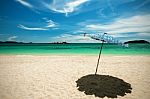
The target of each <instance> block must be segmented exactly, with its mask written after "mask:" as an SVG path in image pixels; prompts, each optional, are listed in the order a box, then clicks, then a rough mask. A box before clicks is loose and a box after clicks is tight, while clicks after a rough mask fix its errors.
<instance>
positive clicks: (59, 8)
mask: <svg viewBox="0 0 150 99" xmlns="http://www.w3.org/2000/svg"><path fill="white" fill-rule="evenodd" d="M87 1H89V0H71V1H69V2H66V1H65V0H53V3H52V4H50V5H49V4H47V3H43V4H44V5H45V7H47V8H49V9H50V10H52V11H54V12H58V13H64V14H66V16H67V15H68V13H72V12H74V11H76V10H77V7H78V6H80V5H82V4H84V3H85V2H87Z"/></svg>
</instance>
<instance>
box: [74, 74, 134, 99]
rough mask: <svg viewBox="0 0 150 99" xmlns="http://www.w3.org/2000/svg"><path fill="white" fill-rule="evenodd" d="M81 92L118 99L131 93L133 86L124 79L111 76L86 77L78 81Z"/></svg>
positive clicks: (92, 75)
mask: <svg viewBox="0 0 150 99" xmlns="http://www.w3.org/2000/svg"><path fill="white" fill-rule="evenodd" d="M76 83H77V87H78V90H79V91H82V92H84V93H85V94H86V95H95V96H96V97H101V98H103V97H105V96H106V97H108V98H117V95H119V96H124V95H126V93H131V90H132V88H131V85H130V84H129V83H126V82H124V81H123V80H122V79H119V78H116V77H113V76H109V75H94V74H91V75H86V76H83V77H81V78H80V79H78V80H77V81H76Z"/></svg>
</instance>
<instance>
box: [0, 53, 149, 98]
mask: <svg viewBox="0 0 150 99" xmlns="http://www.w3.org/2000/svg"><path fill="white" fill-rule="evenodd" d="M97 57H98V56H97V55H74V56H71V55H61V56H59V55H49V56H44V55H43V56H42V55H0V99H100V98H99V97H95V96H94V95H86V94H85V93H84V92H81V91H79V90H78V88H77V83H76V81H77V80H78V79H79V78H81V77H82V76H85V75H88V74H94V73H95V68H96V63H97ZM149 60H150V56H149V55H143V56H139V55H137V56H136V55H135V56H132V55H131V56H127V55H124V56H119V55H118V56H115V55H102V57H101V60H100V66H99V69H98V74H100V75H110V76H113V77H117V78H120V79H123V80H124V81H125V82H127V83H130V84H131V87H132V92H131V94H130V93H128V94H127V95H125V96H123V97H121V96H118V99H150V72H149V70H150V61H149ZM105 99H107V97H105Z"/></svg>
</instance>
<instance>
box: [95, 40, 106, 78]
mask: <svg viewBox="0 0 150 99" xmlns="http://www.w3.org/2000/svg"><path fill="white" fill-rule="evenodd" d="M103 44H104V41H102V45H101V48H100V51H99V57H98V61H97V66H96V71H95V75H96V73H97V70H98V65H99V61H100V58H101V52H102V48H103Z"/></svg>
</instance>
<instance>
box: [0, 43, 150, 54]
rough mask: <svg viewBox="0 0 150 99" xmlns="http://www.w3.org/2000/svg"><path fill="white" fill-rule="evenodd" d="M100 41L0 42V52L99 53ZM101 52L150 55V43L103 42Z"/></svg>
mask: <svg viewBox="0 0 150 99" xmlns="http://www.w3.org/2000/svg"><path fill="white" fill-rule="evenodd" d="M100 47H101V43H71V44H40V43H39V44H38V43H36V44H0V54H1V55H2V54H23V55H27V54H32V55H33V54H37V55H38V54H40V55H53V54H55V55H56V54H57V55H64V54H65V55H66V54H71V55H72V54H86V55H96V54H98V53H99V49H100ZM102 54H118V55H119V54H121V55H122V54H123V55H141V54H142V55H150V44H129V47H128V48H125V47H122V46H119V45H114V44H108V43H107V44H104V46H103V50H102Z"/></svg>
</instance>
